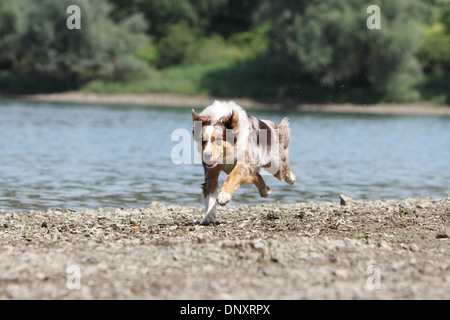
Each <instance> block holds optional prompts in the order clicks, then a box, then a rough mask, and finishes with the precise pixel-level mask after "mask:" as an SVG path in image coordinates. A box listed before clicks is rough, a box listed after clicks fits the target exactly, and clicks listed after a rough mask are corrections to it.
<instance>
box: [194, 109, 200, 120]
mask: <svg viewBox="0 0 450 320" xmlns="http://www.w3.org/2000/svg"><path fill="white" fill-rule="evenodd" d="M195 121H201V119H200V116H199V115H198V114H196V113H195V110H194V109H192V122H195Z"/></svg>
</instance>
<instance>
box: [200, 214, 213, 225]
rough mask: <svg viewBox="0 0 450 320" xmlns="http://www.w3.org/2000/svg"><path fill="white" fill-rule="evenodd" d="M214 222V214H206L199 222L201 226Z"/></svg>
mask: <svg viewBox="0 0 450 320" xmlns="http://www.w3.org/2000/svg"><path fill="white" fill-rule="evenodd" d="M215 222H216V215H215V214H207V215H206V216H205V217H204V218H203V220H202V221H201V222H200V224H202V225H209V224H211V223H215Z"/></svg>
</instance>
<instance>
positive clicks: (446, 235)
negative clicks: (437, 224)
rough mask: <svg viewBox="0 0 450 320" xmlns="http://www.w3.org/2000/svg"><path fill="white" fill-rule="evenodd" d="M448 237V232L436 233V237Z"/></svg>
mask: <svg viewBox="0 0 450 320" xmlns="http://www.w3.org/2000/svg"><path fill="white" fill-rule="evenodd" d="M447 238H448V234H446V233H438V234H437V235H436V239H447Z"/></svg>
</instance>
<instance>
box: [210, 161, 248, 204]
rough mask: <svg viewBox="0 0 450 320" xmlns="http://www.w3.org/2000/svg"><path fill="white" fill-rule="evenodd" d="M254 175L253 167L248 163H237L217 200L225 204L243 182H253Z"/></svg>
mask: <svg viewBox="0 0 450 320" xmlns="http://www.w3.org/2000/svg"><path fill="white" fill-rule="evenodd" d="M253 182H254V177H253V175H252V173H251V168H249V167H248V165H242V164H237V165H236V167H234V169H233V170H232V171H231V172H230V175H229V176H228V178H227V179H226V180H225V182H224V183H223V186H222V188H220V193H219V196H218V198H217V202H218V203H219V204H220V205H222V206H223V205H225V204H227V203H228V202H230V200H231V196H232V195H233V192H234V191H235V190H237V189H239V187H240V186H241V185H243V184H247V183H253Z"/></svg>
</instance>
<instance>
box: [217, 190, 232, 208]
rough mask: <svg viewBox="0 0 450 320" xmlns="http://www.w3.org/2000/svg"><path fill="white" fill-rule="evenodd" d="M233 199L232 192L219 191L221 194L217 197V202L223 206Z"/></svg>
mask: <svg viewBox="0 0 450 320" xmlns="http://www.w3.org/2000/svg"><path fill="white" fill-rule="evenodd" d="M230 200H231V194H229V193H226V192H221V193H219V196H218V197H217V203H218V204H220V205H221V206H224V205H226V204H227V203H228V202H230Z"/></svg>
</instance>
